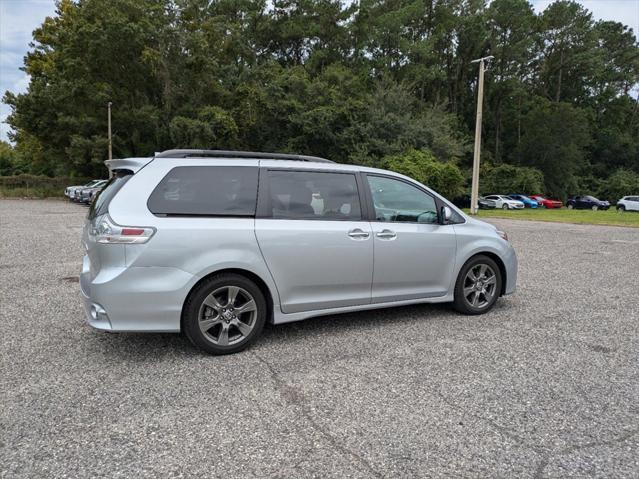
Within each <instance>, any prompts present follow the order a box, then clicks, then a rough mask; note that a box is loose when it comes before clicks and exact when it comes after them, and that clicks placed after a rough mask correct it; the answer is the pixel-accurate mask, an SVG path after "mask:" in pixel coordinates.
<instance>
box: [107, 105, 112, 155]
mask: <svg viewBox="0 0 639 479" xmlns="http://www.w3.org/2000/svg"><path fill="white" fill-rule="evenodd" d="M107 105H108V111H109V114H108V121H109V160H112V159H113V145H112V142H111V102H109V103H108V104H107Z"/></svg>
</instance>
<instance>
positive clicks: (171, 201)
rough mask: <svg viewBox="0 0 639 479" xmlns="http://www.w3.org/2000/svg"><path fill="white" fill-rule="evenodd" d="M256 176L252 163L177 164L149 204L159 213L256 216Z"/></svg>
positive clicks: (156, 190)
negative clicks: (245, 164) (239, 164)
mask: <svg viewBox="0 0 639 479" xmlns="http://www.w3.org/2000/svg"><path fill="white" fill-rule="evenodd" d="M257 177H258V168H257V167H253V166H178V167H176V168H173V169H172V170H171V171H169V172H168V173H167V175H166V176H165V177H164V178H163V179H162V181H160V183H159V184H158V185H157V186H156V187H155V189H154V190H153V193H151V196H150V197H149V201H148V203H147V206H148V207H149V210H150V211H151V213H153V214H156V215H183V216H255V208H256V203H257Z"/></svg>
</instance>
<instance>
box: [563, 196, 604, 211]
mask: <svg viewBox="0 0 639 479" xmlns="http://www.w3.org/2000/svg"><path fill="white" fill-rule="evenodd" d="M566 206H567V207H568V209H569V210H572V209H576V210H593V211H597V210H607V209H608V208H610V203H609V202H608V201H603V200H599V199H597V198H595V197H594V196H588V195H585V196H573V197H572V198H570V199H569V200H568V201H567V202H566Z"/></svg>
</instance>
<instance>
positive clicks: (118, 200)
mask: <svg viewBox="0 0 639 479" xmlns="http://www.w3.org/2000/svg"><path fill="white" fill-rule="evenodd" d="M106 163H107V166H108V167H109V169H110V171H111V173H112V178H111V179H110V180H109V183H108V184H107V186H106V187H105V188H104V189H103V190H102V192H101V193H100V194H99V196H98V197H97V198H96V200H95V201H94V202H93V204H92V205H91V208H90V210H89V214H88V218H87V222H86V225H85V227H84V231H83V236H82V242H83V244H84V247H85V249H86V255H85V256H84V259H83V265H82V274H81V276H80V286H81V291H82V295H83V297H84V302H85V309H86V313H87V319H88V322H89V324H90V325H91V326H93V327H94V328H97V329H100V330H105V331H114V332H115V331H130V332H133V331H135V332H142V331H143V332H176V333H177V332H180V331H183V332H184V333H185V334H186V336H187V337H188V338H189V339H190V340H191V341H192V342H193V344H195V345H196V346H198V347H200V348H202V349H203V350H205V351H207V352H209V353H214V354H225V353H233V352H237V351H240V350H242V349H243V348H245V347H246V346H247V345H249V344H250V343H251V342H252V341H254V340H255V339H256V338H257V337H258V336H259V334H260V332H261V331H262V328H263V326H264V323H265V322H266V321H270V322H272V323H275V324H279V323H286V322H289V321H298V320H301V319H305V318H310V317H313V316H321V315H329V314H336V313H343V312H347V311H359V310H366V309H374V308H385V307H392V306H401V305H409V304H416V303H442V302H452V303H453V305H454V307H455V309H456V310H458V311H460V312H462V313H465V314H481V313H485V312H487V311H489V310H490V309H491V308H492V307H493V305H494V304H495V302H496V301H497V299H498V297H499V296H501V295H505V294H510V293H513V292H514V291H515V284H516V280H517V258H516V255H515V251H514V249H513V247H512V246H511V244H510V243H509V242H508V239H507V236H506V234H505V233H503V232H501V231H498V230H497V229H496V228H495V227H493V226H491V225H489V224H487V223H484V222H481V221H478V220H475V219H472V218H469V217H467V216H466V215H465V214H464V213H463V212H462V211H460V210H458V209H457V208H456V207H454V206H453V205H452V204H451V203H450V202H448V201H447V200H446V199H444V198H443V197H441V196H440V195H438V194H437V193H436V192H434V191H432V190H430V189H429V188H427V187H426V186H424V185H422V184H420V183H418V182H417V181H415V180H412V179H411V178H408V177H406V176H402V175H400V174H397V173H393V172H390V171H385V170H379V169H373V168H366V167H362V166H355V165H345V164H338V163H333V162H330V161H328V160H325V159H322V158H316V157H308V156H301V155H285V154H271V153H252V152H236V151H215V150H211V151H209V150H170V151H165V152H163V153H158V154H156V155H155V156H154V157H153V158H128V159H122V160H110V161H107V162H106Z"/></svg>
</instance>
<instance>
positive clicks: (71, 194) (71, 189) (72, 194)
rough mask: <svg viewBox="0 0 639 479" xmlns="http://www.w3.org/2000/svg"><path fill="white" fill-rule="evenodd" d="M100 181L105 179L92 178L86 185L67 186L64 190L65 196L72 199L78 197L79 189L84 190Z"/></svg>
mask: <svg viewBox="0 0 639 479" xmlns="http://www.w3.org/2000/svg"><path fill="white" fill-rule="evenodd" d="M100 181H103V180H91V181H89V182H88V183H87V184H86V185H74V186H67V187H66V189H65V190H64V196H66V197H67V198H69V199H71V200H74V199H75V198H76V192H78V198H79V190H82V189H84V188H91V187H92V186H95V185H96V184H97V183H98V182H100Z"/></svg>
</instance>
